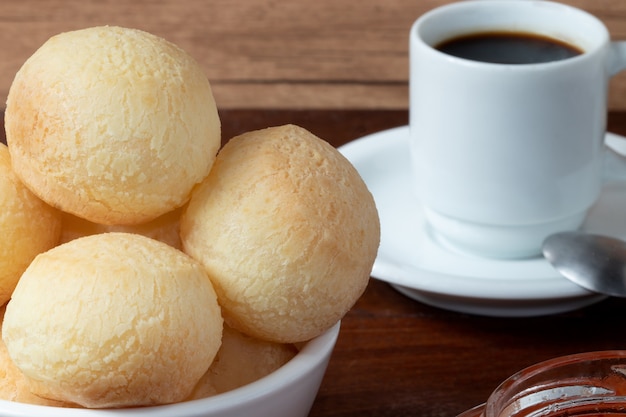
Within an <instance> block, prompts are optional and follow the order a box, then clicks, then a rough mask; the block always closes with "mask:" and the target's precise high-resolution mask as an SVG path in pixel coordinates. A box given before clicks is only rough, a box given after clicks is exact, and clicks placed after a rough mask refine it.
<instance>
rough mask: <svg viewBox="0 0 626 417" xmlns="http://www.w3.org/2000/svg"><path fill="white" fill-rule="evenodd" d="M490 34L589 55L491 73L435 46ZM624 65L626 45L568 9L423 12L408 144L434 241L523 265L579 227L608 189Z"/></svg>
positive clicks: (476, 0)
mask: <svg viewBox="0 0 626 417" xmlns="http://www.w3.org/2000/svg"><path fill="white" fill-rule="evenodd" d="M491 31H513V32H524V33H534V34H540V35H543V36H547V37H550V38H555V39H559V40H561V41H564V42H566V43H568V44H571V45H574V46H576V47H577V48H579V49H581V50H582V51H583V53H582V54H580V55H578V56H575V57H572V58H568V59H565V60H561V61H552V62H546V63H539V64H493V63H486V62H479V61H474V60H468V59H463V58H456V57H453V56H451V55H448V54H446V53H443V52H440V51H439V50H437V49H436V48H435V47H436V46H437V45H439V44H440V43H441V42H443V41H446V40H449V39H451V38H455V37H457V36H460V35H465V34H472V33H480V32H491ZM625 67H626V48H625V46H624V44H623V43H617V42H611V40H610V36H609V33H608V31H607V29H606V27H605V26H604V25H603V23H602V22H601V21H600V20H598V19H597V18H595V17H594V16H592V15H590V14H589V13H587V12H584V11H582V10H579V9H576V8H573V7H570V6H567V5H564V4H559V3H553V2H549V1H542V0H538V1H535V0H509V1H504V0H467V1H462V2H458V3H452V4H449V5H446V6H442V7H439V8H436V9H434V10H432V11H430V12H427V13H426V14H424V15H422V16H421V17H420V18H419V19H418V20H417V21H416V22H415V23H414V24H413V27H412V28H411V32H410V144H411V145H410V146H411V158H412V165H413V170H414V176H415V179H416V187H417V192H418V194H419V198H420V201H421V202H422V204H423V209H424V213H425V217H426V219H427V223H428V224H429V225H430V227H431V228H432V230H433V232H434V236H436V237H437V238H438V239H439V240H441V241H442V242H444V243H445V244H446V245H449V246H450V247H451V248H455V249H457V250H461V251H465V252H469V253H472V254H477V255H480V256H486V257H496V258H521V257H530V256H535V255H538V254H540V251H541V244H542V242H543V240H544V239H545V238H546V237H547V236H548V235H550V234H552V233H555V232H558V231H563V230H571V229H576V228H578V227H579V226H580V225H581V223H582V222H583V220H584V218H585V215H586V213H587V212H588V210H589V208H590V207H591V206H592V205H593V204H594V202H595V201H596V200H597V198H598V196H599V194H600V191H601V188H602V185H603V181H605V179H604V174H603V170H604V166H605V165H606V153H607V152H606V149H607V148H606V146H605V144H604V137H605V133H606V132H605V130H606V115H607V91H608V82H609V79H610V77H611V76H612V75H613V74H615V73H617V72H619V71H621V70H622V69H624V68H625ZM625 165H626V164H624V163H623V161H620V162H618V163H617V164H615V166H617V167H618V169H621V170H623V171H624V172H626V169H625V168H624V166H625ZM616 175H618V176H620V175H621V176H622V177H623V178H626V174H622V173H618V174H616ZM624 215H625V216H626V211H625V214H624Z"/></svg>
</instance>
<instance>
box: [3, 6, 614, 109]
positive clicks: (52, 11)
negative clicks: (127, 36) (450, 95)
mask: <svg viewBox="0 0 626 417" xmlns="http://www.w3.org/2000/svg"><path fill="white" fill-rule="evenodd" d="M503 1H505V0H503ZM447 2H449V0H384V1H383V0H134V1H133V0H1V3H0V44H1V45H2V48H1V49H0V101H1V102H2V103H4V101H5V100H6V94H7V92H8V89H9V86H10V84H11V81H12V79H13V76H14V74H15V72H16V71H17V70H18V69H19V67H20V66H21V64H22V63H23V62H24V60H26V59H27V58H28V57H29V56H30V54H32V53H33V52H34V51H35V49H36V48H37V47H38V46H40V45H41V44H42V43H43V42H44V41H45V40H46V39H48V38H49V37H50V36H52V35H54V34H56V33H59V32H62V31H67V30H72V29H77V28H83V27H88V26H95V25H105V24H108V25H121V26H128V27H135V28H139V29H143V30H147V31H149V32H152V33H155V34H157V35H160V36H163V37H165V38H167V39H169V40H170V41H172V42H174V43H176V44H178V45H179V46H181V47H182V48H184V49H185V50H187V51H188V52H189V53H190V54H192V55H193V56H194V57H195V58H196V59H197V60H198V61H199V62H200V63H201V65H202V66H203V67H204V68H205V70H206V73H207V76H208V77H209V79H210V80H211V83H212V85H213V88H214V94H215V97H216V100H217V102H218V106H219V107H220V108H223V109H237V108H278V109H315V108H326V109H328V108H331V109H334V108H338V109H341V108H350V109H371V108H373V109H405V108H407V106H408V84H407V82H408V81H407V77H408V31H409V28H410V26H411V23H412V22H413V21H414V20H415V19H416V18H417V17H418V16H419V15H420V14H422V13H423V12H425V11H427V10H429V9H431V8H433V7H435V6H437V5H440V4H443V3H447ZM563 2H564V3H568V4H571V5H574V6H578V7H581V8H583V9H586V10H588V11H590V12H591V13H593V14H595V15H596V16H598V17H599V18H601V19H602V20H603V21H604V22H605V23H606V24H607V26H608V27H609V30H610V31H611V34H612V36H613V37H614V39H626V0H563ZM610 106H611V108H612V109H621V110H626V74H622V75H618V76H617V77H616V78H614V80H613V81H612V85H611V101H610Z"/></svg>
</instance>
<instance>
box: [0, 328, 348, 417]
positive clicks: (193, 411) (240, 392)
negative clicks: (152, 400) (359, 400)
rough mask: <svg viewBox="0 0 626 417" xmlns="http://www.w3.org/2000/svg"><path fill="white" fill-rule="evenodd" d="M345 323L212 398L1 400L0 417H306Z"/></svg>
mask: <svg viewBox="0 0 626 417" xmlns="http://www.w3.org/2000/svg"><path fill="white" fill-rule="evenodd" d="M340 326H341V323H340V322H339V323H337V324H335V325H334V326H333V327H332V328H331V329H329V330H328V331H326V332H325V333H323V334H322V335H320V336H318V337H317V338H315V339H313V340H311V341H310V342H308V343H306V344H305V345H304V346H303V347H302V349H301V350H300V352H299V353H298V354H297V355H296V356H294V357H293V359H291V360H290V361H289V362H287V363H286V364H285V365H283V366H282V367H281V368H280V369H278V370H276V371H275V372H273V373H271V374H269V375H267V376H266V377H264V378H261V379H259V380H257V381H255V382H253V383H251V384H248V385H246V386H243V387H241V388H237V389H234V390H232V391H229V392H225V393H223V394H219V395H215V396H213V397H209V398H205V399H201V400H194V401H187V402H182V403H177V404H170V405H162V406H157V407H138V408H125V409H115V410H108V409H107V410H89V409H78V408H77V409H74V408H59V407H46V406H38V405H30V404H21V403H16V402H11V401H2V400H0V416H1V417H25V416H28V417H138V416H142V417H243V416H254V417H306V416H307V415H308V414H309V411H310V409H311V406H312V405H313V401H314V400H315V397H316V396H317V391H318V389H319V387H320V384H321V382H322V377H323V376H324V373H325V372H326V367H327V366H328V361H329V359H330V355H331V353H332V351H333V348H334V347H335V342H336V341H337V337H338V335H339V328H340Z"/></svg>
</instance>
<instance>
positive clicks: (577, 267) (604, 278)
mask: <svg viewBox="0 0 626 417" xmlns="http://www.w3.org/2000/svg"><path fill="white" fill-rule="evenodd" d="M543 254H544V256H545V258H546V259H547V260H548V261H549V262H550V263H551V264H552V265H553V266H554V267H555V268H556V270H557V271H559V272H560V273H561V274H562V275H563V276H564V277H565V278H567V279H569V280H570V281H572V282H574V283H575V284H578V285H580V286H581V287H583V288H586V289H588V290H590V291H593V292H597V293H600V294H606V295H611V296H615V297H626V242H625V241H623V240H620V239H617V238H613V237H608V236H601V235H595V234H589V233H583V232H563V233H557V234H554V235H552V236H550V237H548V238H547V239H546V240H545V241H544V243H543Z"/></svg>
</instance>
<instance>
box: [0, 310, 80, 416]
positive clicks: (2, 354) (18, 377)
mask: <svg viewBox="0 0 626 417" xmlns="http://www.w3.org/2000/svg"><path fill="white" fill-rule="evenodd" d="M5 308H6V305H5V306H2V307H0V322H1V321H2V320H4V312H5ZM0 333H1V332H0ZM0 336H1V335H0ZM0 399H2V400H7V401H15V402H20V403H25V404H37V405H47V406H53V407H67V406H70V405H69V404H66V403H62V402H59V401H54V400H48V399H46V398H41V397H38V396H36V395H34V394H33V393H32V392H30V388H29V384H28V379H27V378H26V377H25V376H24V374H23V373H22V371H20V370H19V368H18V367H17V366H15V364H14V363H13V361H12V360H11V357H10V356H9V352H8V351H7V347H6V345H5V344H4V342H3V341H2V339H1V337H0Z"/></svg>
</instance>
